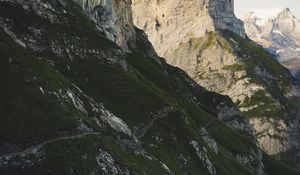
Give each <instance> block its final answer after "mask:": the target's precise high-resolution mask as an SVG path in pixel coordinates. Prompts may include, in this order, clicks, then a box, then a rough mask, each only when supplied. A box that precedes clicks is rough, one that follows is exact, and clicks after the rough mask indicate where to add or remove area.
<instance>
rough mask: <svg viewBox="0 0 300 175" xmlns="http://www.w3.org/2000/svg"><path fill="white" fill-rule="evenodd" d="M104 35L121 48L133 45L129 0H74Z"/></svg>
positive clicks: (133, 34) (132, 46)
mask: <svg viewBox="0 0 300 175" xmlns="http://www.w3.org/2000/svg"><path fill="white" fill-rule="evenodd" d="M74 1H75V2H76V3H78V4H79V5H81V6H82V8H83V10H84V12H85V13H86V15H87V16H88V17H89V18H90V19H91V20H92V21H94V22H95V23H96V24H97V28H98V29H99V31H100V32H102V33H104V34H105V36H106V37H107V38H108V39H109V40H111V41H113V42H115V43H117V44H118V45H119V46H120V47H121V48H123V50H125V51H129V50H130V48H134V47H135V30H134V25H133V23H132V11H131V8H130V5H131V1H130V0H74Z"/></svg>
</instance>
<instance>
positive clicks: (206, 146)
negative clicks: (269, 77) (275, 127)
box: [0, 0, 299, 175]
mask: <svg viewBox="0 0 300 175" xmlns="http://www.w3.org/2000/svg"><path fill="white" fill-rule="evenodd" d="M76 2H77V3H74V1H72V0H51V1H47V0H41V1H36V0H32V1H31V0H23V1H1V2H0V59H1V61H0V72H1V73H0V82H5V83H3V84H1V86H0V97H1V98H0V105H1V107H0V114H1V115H0V138H1V139H0V140H1V142H0V174H9V175H23V174H24V175H27V174H28V175H35V174H36V175H39V174H49V175H52V174H64V175H74V174H76V175H77V174H78V175H82V174H88V175H92V174H104V175H125V174H133V175H137V174H142V175H153V174H155V175H156V174H157V175H171V174H178V175H182V174H187V175H188V174H192V175H193V174H205V175H219V174H220V175H240V174H243V175H253V174H259V175H266V174H272V175H282V174H286V173H287V174H289V175H298V174H299V173H298V172H297V171H295V170H293V169H292V168H290V167H288V166H286V165H284V164H282V163H280V162H278V161H275V160H274V159H272V158H270V157H269V156H267V155H266V154H265V153H263V152H262V151H261V150H260V149H259V148H258V147H257V146H256V141H255V139H254V138H253V136H252V135H251V134H250V132H251V129H250V127H249V125H248V123H247V121H245V118H244V116H243V115H242V113H241V112H240V111H239V110H238V109H237V108H236V106H235V104H233V102H232V101H231V100H230V99H229V98H228V97H227V96H223V95H219V94H217V93H213V92H209V91H207V90H205V89H204V88H203V87H201V86H199V85H198V84H197V83H195V82H194V81H193V80H192V79H191V78H190V77H189V76H188V75H187V74H186V73H185V72H184V71H182V70H180V69H178V68H175V67H172V66H170V65H168V64H166V63H165V62H164V61H163V60H162V59H160V58H159V57H158V56H157V55H156V54H155V52H154V51H153V48H152V46H151V44H150V43H149V41H148V40H147V39H146V37H145V34H144V33H143V32H142V31H140V30H138V29H134V31H127V32H131V33H135V34H136V35H135V36H134V37H135V38H136V40H135V41H136V47H135V48H130V52H127V51H126V50H124V48H120V47H118V46H117V45H116V43H118V41H117V40H115V42H116V43H114V42H111V37H109V36H111V35H109V34H107V33H105V32H104V33H103V32H99V31H104V30H102V29H99V27H103V26H105V25H99V24H105V23H100V22H99V23H98V22H95V21H94V17H91V15H90V14H89V13H87V11H86V9H85V8H82V6H79V5H78V1H76ZM98 2H100V1H98ZM101 2H102V1H101ZM103 2H107V1H103ZM112 2H115V3H116V4H118V3H119V1H112ZM107 8H108V9H111V8H110V7H109V6H108V7H107ZM126 9H127V10H129V12H130V8H124V10H125V11H126ZM125 11H124V13H126V12H125ZM97 13H98V14H97V16H103V14H102V13H104V14H110V15H112V14H113V13H108V12H104V11H98V12H97ZM84 14H85V15H84ZM110 15H108V16H106V18H105V19H114V16H110ZM103 17H104V16H103ZM119 18H123V17H121V16H119ZM115 19H118V17H117V18H115ZM74 26H76V27H74ZM112 26H113V25H112ZM115 27H116V28H114V29H113V30H108V31H109V32H112V33H111V34H112V35H113V34H114V31H117V26H115ZM108 39H110V40H108ZM121 46H122V45H121ZM170 145H172V146H170Z"/></svg>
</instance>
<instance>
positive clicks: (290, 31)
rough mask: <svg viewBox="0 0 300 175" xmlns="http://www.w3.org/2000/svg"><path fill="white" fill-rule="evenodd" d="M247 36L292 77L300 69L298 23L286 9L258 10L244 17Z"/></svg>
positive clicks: (299, 27)
mask: <svg viewBox="0 0 300 175" xmlns="http://www.w3.org/2000/svg"><path fill="white" fill-rule="evenodd" d="M243 20H244V22H245V29H246V33H247V35H248V36H249V37H250V38H251V39H252V40H254V41H255V42H257V43H258V44H260V45H262V46H263V47H264V48H266V49H267V50H268V51H269V52H271V53H272V54H273V55H275V56H276V58H277V59H278V61H279V62H281V63H282V64H283V65H284V66H286V67H287V68H288V69H289V70H290V71H291V72H292V73H293V74H294V75H296V74H297V73H298V71H299V69H300V61H299V59H300V21H299V20H298V19H297V18H296V17H295V16H294V15H293V13H292V12H291V11H290V10H289V9H288V8H285V9H280V8H277V9H260V10H254V11H251V12H249V13H247V14H246V15H245V17H244V19H243Z"/></svg>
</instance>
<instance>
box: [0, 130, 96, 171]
mask: <svg viewBox="0 0 300 175" xmlns="http://www.w3.org/2000/svg"><path fill="white" fill-rule="evenodd" d="M99 134H100V133H98V132H93V133H83V134H78V135H73V136H66V137H59V138H55V139H51V140H47V141H45V142H42V143H40V144H37V145H34V146H32V147H29V148H27V149H25V150H24V151H20V152H15V153H9V154H6V155H3V156H1V157H0V165H1V164H2V162H3V161H7V160H9V159H12V158H14V157H17V156H24V155H26V154H34V153H37V152H38V150H40V149H41V148H42V147H43V146H45V145H46V144H49V143H52V142H56V141H61V140H68V139H77V138H81V137H84V136H88V135H99Z"/></svg>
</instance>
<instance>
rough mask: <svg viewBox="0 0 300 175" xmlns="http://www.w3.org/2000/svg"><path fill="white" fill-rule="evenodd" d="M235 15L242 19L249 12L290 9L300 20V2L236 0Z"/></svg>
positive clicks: (292, 0)
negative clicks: (266, 9)
mask: <svg viewBox="0 0 300 175" xmlns="http://www.w3.org/2000/svg"><path fill="white" fill-rule="evenodd" d="M234 2H235V14H236V16H237V17H239V18H241V17H243V16H244V14H245V13H246V12H248V11H251V10H253V9H265V8H278V7H279V8H286V7H288V8H290V10H291V11H292V12H293V13H294V15H295V16H296V17H297V18H298V19H300V0H235V1H234Z"/></svg>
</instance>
